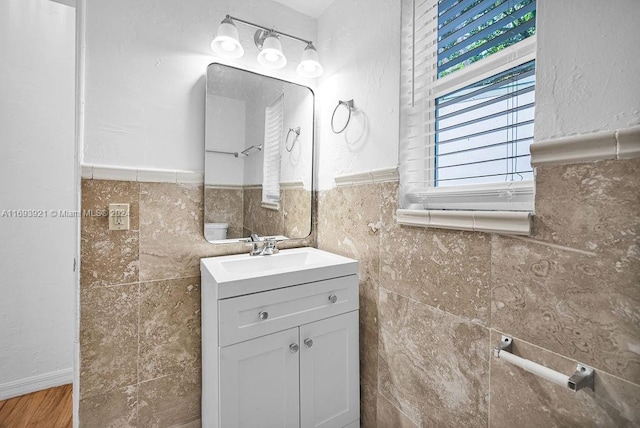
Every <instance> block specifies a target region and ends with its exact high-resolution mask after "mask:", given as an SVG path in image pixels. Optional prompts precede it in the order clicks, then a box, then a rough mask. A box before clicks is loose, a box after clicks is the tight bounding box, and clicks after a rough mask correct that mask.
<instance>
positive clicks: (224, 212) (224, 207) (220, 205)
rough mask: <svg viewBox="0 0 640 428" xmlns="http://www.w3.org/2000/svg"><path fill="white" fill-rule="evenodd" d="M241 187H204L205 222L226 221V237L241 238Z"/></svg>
mask: <svg viewBox="0 0 640 428" xmlns="http://www.w3.org/2000/svg"><path fill="white" fill-rule="evenodd" d="M242 193H243V192H242V189H218V188H212V187H205V189H204V221H205V223H227V224H228V225H229V226H228V228H227V238H242V237H243V236H244V235H242V223H243V222H242V216H243V207H242V204H243V202H242V201H243V196H242Z"/></svg>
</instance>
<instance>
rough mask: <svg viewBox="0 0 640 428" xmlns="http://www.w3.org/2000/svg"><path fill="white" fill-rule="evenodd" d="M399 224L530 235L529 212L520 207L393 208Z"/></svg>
mask: <svg viewBox="0 0 640 428" xmlns="http://www.w3.org/2000/svg"><path fill="white" fill-rule="evenodd" d="M396 215H397V218H398V224H401V225H404V226H418V227H433V228H438V229H454V230H467V231H471V232H487V233H501V234H504V235H521V236H529V235H530V234H531V213H529V212H519V211H455V210H403V209H399V210H397V211H396Z"/></svg>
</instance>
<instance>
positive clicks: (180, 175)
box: [80, 164, 204, 184]
mask: <svg viewBox="0 0 640 428" xmlns="http://www.w3.org/2000/svg"><path fill="white" fill-rule="evenodd" d="M80 168H81V177H82V178H84V179H89V180H119V181H138V182H146V183H181V184H202V183H204V172H203V171H181V170H167V169H149V168H122V167H116V166H107V165H88V164H82V165H81V166H80Z"/></svg>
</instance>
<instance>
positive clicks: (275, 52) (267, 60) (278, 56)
mask: <svg viewBox="0 0 640 428" xmlns="http://www.w3.org/2000/svg"><path fill="white" fill-rule="evenodd" d="M260 32H263V30H258V33H260ZM258 33H256V34H258ZM261 45H262V48H260V45H258V44H257V43H256V46H258V49H260V53H259V54H258V62H259V63H260V64H261V65H263V66H265V67H267V68H274V69H278V68H282V67H284V66H285V65H287V58H286V57H285V56H284V54H283V53H282V44H281V43H280V39H279V38H278V33H276V32H275V31H270V32H268V33H267V35H266V37H265V38H264V41H263V42H262V44H261Z"/></svg>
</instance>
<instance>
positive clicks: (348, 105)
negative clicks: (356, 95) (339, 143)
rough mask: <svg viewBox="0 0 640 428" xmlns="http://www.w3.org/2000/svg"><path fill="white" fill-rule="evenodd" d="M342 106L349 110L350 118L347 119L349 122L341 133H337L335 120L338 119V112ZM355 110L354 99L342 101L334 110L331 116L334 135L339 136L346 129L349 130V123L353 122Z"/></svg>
mask: <svg viewBox="0 0 640 428" xmlns="http://www.w3.org/2000/svg"><path fill="white" fill-rule="evenodd" d="M340 106H345V107H346V108H347V110H349V116H348V117H347V121H346V122H345V124H344V126H343V127H342V129H340V130H339V131H336V127H335V124H334V120H335V118H336V112H337V111H338V109H339V108H340ZM353 108H354V107H353V100H352V99H351V100H348V101H342V100H339V101H338V105H337V106H336V108H335V109H334V110H333V114H332V115H331V130H332V131H333V133H334V134H339V133H341V132H343V131H344V130H345V129H347V126H349V121H350V120H351V111H352V110H353Z"/></svg>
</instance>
